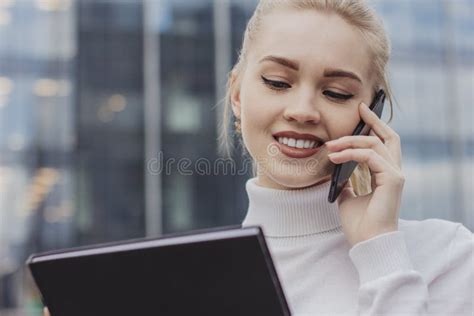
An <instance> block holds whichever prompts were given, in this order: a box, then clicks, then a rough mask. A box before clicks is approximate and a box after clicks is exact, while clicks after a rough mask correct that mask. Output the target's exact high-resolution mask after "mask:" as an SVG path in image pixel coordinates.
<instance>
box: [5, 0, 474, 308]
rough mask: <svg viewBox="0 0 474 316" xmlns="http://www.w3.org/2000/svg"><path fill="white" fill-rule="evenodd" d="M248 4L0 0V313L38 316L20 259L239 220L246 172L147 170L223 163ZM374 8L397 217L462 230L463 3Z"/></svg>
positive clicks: (472, 22)
mask: <svg viewBox="0 0 474 316" xmlns="http://www.w3.org/2000/svg"><path fill="white" fill-rule="evenodd" d="M256 3H257V1H256V0H245V1H244V0H192V1H189V0H106V1H102V0H82V1H81V0H0V315H2V316H3V315H39V313H40V307H41V302H40V299H39V297H38V294H37V292H36V291H35V290H34V286H33V284H32V281H31V278H30V277H29V274H28V273H27V271H26V269H25V267H24V263H25V261H26V259H27V258H28V256H29V255H30V254H31V253H34V252H40V251H45V250H50V249H58V248H64V247H72V246H78V245H85V244H92V243H98V242H107V241H114V240H122V239H129V238H135V237H143V236H158V235H161V234H166V233H171V232H179V231H186V230H193V229H200V228H207V227H213V226H223V225H233V224H239V223H240V222H241V220H242V219H243V217H244V216H245V212H246V207H247V203H248V200H247V197H246V192H245V187H244V185H245V181H246V179H248V178H249V177H250V176H251V173H250V170H249V172H247V173H244V174H217V175H209V174H201V175H200V174H196V173H195V174H192V175H186V174H182V173H179V172H177V170H175V169H176V168H173V169H172V172H167V173H163V172H162V173H160V172H152V170H151V169H150V161H153V159H157V158H158V157H159V153H161V155H162V157H161V158H162V159H163V161H166V160H167V159H173V158H174V159H179V158H181V157H186V158H189V159H190V160H191V161H192V162H193V163H194V162H195V161H197V160H198V159H199V158H206V159H209V160H210V161H214V160H215V159H217V158H219V155H218V152H217V142H216V138H217V126H218V125H217V124H218V120H219V117H220V115H221V108H220V107H216V104H217V103H218V102H219V100H221V99H222V97H223V95H224V87H225V80H226V74H227V72H228V71H229V70H230V68H231V65H232V64H233V63H234V62H235V60H236V57H237V52H238V49H239V47H240V44H241V40H242V35H243V31H244V28H245V25H246V22H247V20H248V18H249V17H250V15H251V13H252V11H253V10H254V8H255V6H256ZM372 3H373V4H374V6H375V8H376V10H377V11H378V12H379V13H380V15H381V16H382V17H383V18H384V21H385V24H386V28H387V30H388V32H389V35H390V37H391V40H392V45H393V57H392V60H391V64H390V77H391V79H392V84H393V89H394V92H395V97H396V100H397V102H398V104H399V106H397V107H395V109H394V110H395V112H394V119H393V122H392V123H391V124H390V125H391V126H392V127H393V128H394V129H395V130H396V131H397V132H398V133H399V134H400V136H401V139H402V151H403V169H404V173H405V175H406V177H407V181H406V184H405V189H404V196H403V202H402V211H401V217H402V218H406V219H423V218H431V217H437V218H442V219H447V220H451V221H455V222H462V223H463V224H464V225H465V226H466V227H468V228H469V229H471V230H473V228H474V220H473V215H472V213H473V212H472V210H473V207H472V206H473V201H474V190H473V178H474V177H473V176H474V174H473V159H472V157H473V154H474V142H473V141H474V130H473V127H472V123H473V119H474V114H473V104H474V100H473V88H474V38H473V35H474V1H472V0H453V1H442V0H417V1H409V0H385V1H372ZM388 113H389V111H386V112H385V114H384V119H385V121H387V119H388ZM240 158H241V157H240V155H238V154H236V155H235V159H237V161H239V159H240ZM155 171H156V170H155Z"/></svg>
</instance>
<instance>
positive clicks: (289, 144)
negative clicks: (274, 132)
mask: <svg viewBox="0 0 474 316" xmlns="http://www.w3.org/2000/svg"><path fill="white" fill-rule="evenodd" d="M273 138H274V139H275V141H276V142H275V144H276V145H277V146H278V148H279V150H280V152H281V153H283V154H284V155H286V156H287V157H290V158H308V157H311V156H313V155H314V154H316V153H318V152H319V150H320V149H321V148H322V145H323V144H324V143H322V142H318V141H310V140H298V139H294V138H287V139H285V138H286V137H273ZM285 142H286V144H285Z"/></svg>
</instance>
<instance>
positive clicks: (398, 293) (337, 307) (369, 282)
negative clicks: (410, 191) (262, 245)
mask: <svg viewBox="0 0 474 316" xmlns="http://www.w3.org/2000/svg"><path fill="white" fill-rule="evenodd" d="M329 185H330V183H329V182H326V183H323V184H321V185H318V186H313V187H309V188H305V189H298V190H276V189H270V188H265V187H262V186H260V185H258V184H257V178H251V179H249V180H248V181H247V183H246V190H247V194H248V197H249V208H248V212H247V215H246V217H245V219H244V221H243V223H242V226H243V227H247V226H253V225H259V226H261V227H262V229H263V232H264V235H265V239H266V241H267V244H268V247H269V250H270V253H271V255H272V258H273V261H274V264H275V268H276V270H277V273H278V276H279V278H280V281H281V283H282V286H283V290H284V292H285V296H286V298H287V300H288V304H289V305H290V309H291V311H292V315H296V316H303V315H308V316H309V315H311V316H315V315H439V316H448V315H449V316H451V315H453V316H454V315H455V316H458V315H473V314H474V313H473V298H474V293H473V284H474V277H473V269H474V265H473V263H474V262H473V235H472V233H471V232H470V231H469V230H468V229H467V228H465V227H464V226H463V225H461V224H459V223H453V222H449V221H445V220H439V219H428V220H423V221H408V220H401V219H400V220H399V230H398V231H396V232H391V233H386V234H382V235H379V236H376V237H374V238H372V239H369V240H366V241H363V242H360V243H358V244H356V245H354V246H352V247H351V245H350V244H349V242H348V241H347V240H346V238H345V236H344V234H343V232H342V229H341V224H340V219H339V212H338V207H337V202H335V203H333V204H331V203H329V202H328V201H327V196H328V192H329Z"/></svg>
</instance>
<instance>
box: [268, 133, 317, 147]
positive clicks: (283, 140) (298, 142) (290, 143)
mask: <svg viewBox="0 0 474 316" xmlns="http://www.w3.org/2000/svg"><path fill="white" fill-rule="evenodd" d="M273 139H274V140H276V141H277V142H278V143H279V144H280V145H284V146H286V147H289V148H294V149H314V148H318V147H320V146H321V145H322V144H323V142H320V141H317V140H307V139H296V138H290V137H276V136H273Z"/></svg>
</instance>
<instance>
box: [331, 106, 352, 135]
mask: <svg viewBox="0 0 474 316" xmlns="http://www.w3.org/2000/svg"><path fill="white" fill-rule="evenodd" d="M359 121H360V117H359V113H358V110H357V109H354V110H353V109H351V110H344V111H336V110H334V111H331V113H329V114H328V116H327V118H326V126H327V129H328V134H329V138H330V139H338V138H340V137H343V136H347V135H351V134H352V132H353V131H354V128H355V127H356V126H357V124H358V123H359Z"/></svg>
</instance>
